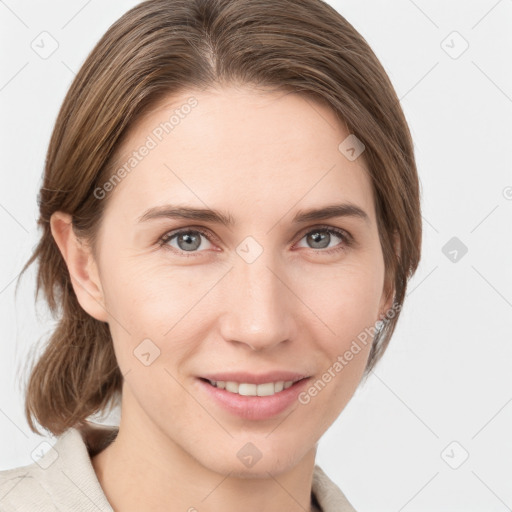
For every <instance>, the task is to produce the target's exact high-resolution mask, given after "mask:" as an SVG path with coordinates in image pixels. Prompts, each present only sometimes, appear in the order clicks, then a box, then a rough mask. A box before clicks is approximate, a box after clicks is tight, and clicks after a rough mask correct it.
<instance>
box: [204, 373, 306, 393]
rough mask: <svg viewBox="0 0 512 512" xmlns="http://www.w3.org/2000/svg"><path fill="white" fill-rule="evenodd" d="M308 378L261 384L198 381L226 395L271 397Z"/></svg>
mask: <svg viewBox="0 0 512 512" xmlns="http://www.w3.org/2000/svg"><path fill="white" fill-rule="evenodd" d="M308 378H309V377H303V378H299V379H296V380H286V381H284V380H279V381H275V382H272V381H270V382H263V383H261V384H255V383H251V382H236V381H232V380H231V381H230V380H228V381H225V380H218V381H215V380H211V379H206V378H202V377H200V380H202V381H203V382H207V383H208V384H210V385H211V386H213V387H215V388H218V389H223V390H225V391H227V392H228V393H234V394H237V395H241V396H273V395H275V394H278V393H281V392H283V391H284V390H286V389H288V388H291V387H292V386H293V385H295V384H297V383H298V382H301V381H302V380H304V379H308Z"/></svg>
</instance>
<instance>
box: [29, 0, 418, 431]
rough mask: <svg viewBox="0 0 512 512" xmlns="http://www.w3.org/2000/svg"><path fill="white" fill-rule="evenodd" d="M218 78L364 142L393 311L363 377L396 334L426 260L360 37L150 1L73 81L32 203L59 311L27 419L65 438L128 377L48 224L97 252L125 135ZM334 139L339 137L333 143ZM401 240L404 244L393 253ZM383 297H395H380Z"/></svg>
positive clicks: (309, 4) (264, 5)
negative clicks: (294, 104)
mask: <svg viewBox="0 0 512 512" xmlns="http://www.w3.org/2000/svg"><path fill="white" fill-rule="evenodd" d="M223 83H227V84H229V83H231V84H234V83H236V84H242V85H251V86H255V87H267V88H272V89H276V90H286V91H293V92H296V93H299V94H304V95H307V96H308V97H314V98H316V99H317V100H318V101H320V102H322V103H324V104H327V105H329V106H330V107H331V108H332V110H333V111H334V112H335V113H336V115H337V116H338V117H339V118H340V120H342V121H343V122H344V123H345V125H346V127H347V128H348V130H349V132H350V133H351V134H354V135H355V136H356V137H357V138H358V139H359V140H360V141H361V142H362V143H363V144H364V145H365V151H364V153H363V156H364V159H365V162H366V163H367V166H368V169H369V174H370V177H371V183H372V188H373V193H374V198H375V209H376V214H377V221H378V230H379V237H380V242H381V246H382V251H383V257H384V263H385V286H386V290H387V291H388V294H391V293H393V294H394V298H393V300H394V306H395V307H394V310H395V311H396V313H395V314H394V315H393V317H392V318H390V319H388V321H385V322H384V327H383V329H381V330H380V332H378V334H377V335H376V336H375V339H374V340H373V344H372V347H371V351H370V355H369V359H368V363H367V366H366V368H365V374H364V376H365V377H366V376H367V375H368V373H369V372H370V370H371V369H372V368H373V367H374V366H375V364H376V363H377V361H378V360H379V359H380V358H381V357H382V355H383V353H384V351H385V349H386V347H387V345H388V343H389V340H390V337H391V335H392V333H393V331H394V329H395V326H396V322H397V320H398V317H399V314H400V309H401V306H402V303H403V301H404V298H405V292H406V286H407V281H408V279H409V278H410V277H411V276H412V275H413V273H414V272H415V270H416V268H417V265H418V263H419V259H420V253H421V229H422V228H421V213H420V193H419V181H418V176H417V170H416V164H415V159H414V152H413V144H412V140H411V135H410V132H409V129H408V126H407V122H406V120H405V117H404V114H403V112H402V109H401V107H400V103H399V100H398V98H397V96H396V93H395V91H394V89H393V86H392V84H391V82H390V80H389V78H388V76H387V74H386V72H385V70H384V68H383V67H382V65H381V64H380V63H379V61H378V59H377V57H376V56H375V54H374V53H373V51H372V50H371V48H370V47H369V45H368V44H367V42H366V41H365V39H364V38H363V37H362V36H361V35H360V34H359V33H358V32H357V31H356V30H355V29H354V28H353V27H352V25H350V23H348V22H347V20H345V18H344V17H343V16H341V15H340V14H339V13H338V12H337V11H336V10H335V9H333V8H332V7H330V6H329V5H328V4H326V3H324V2H323V1H322V0H148V1H145V2H143V3H141V4H139V5H137V6H136V7H135V8H133V9H131V10H130V11H128V12H127V13H126V14H124V15H123V16H122V17H121V18H120V19H119V20H118V21H116V22H115V23H114V24H113V25H112V26H111V27H110V28H109V29H108V31H107V32H106V33H105V35H104V36H103V37H102V38H101V40H100V41H99V42H98V43H97V45H96V46H95V48H94V49H93V50H92V52H91V53H90V55H89V56H88V58H87V59H86V61H85V63H84V64H83V66H82V68H81V69H80V71H79V73H78V74H77V75H76V77H75V79H74V81H73V83H72V85H71V87H70V89H69V91H68V93H67V95H66V97H65V99H64V102H63V105H62V107H61V109H60V112H59V115H58V118H57V120H56V123H55V127H54V131H53V134H52V137H51V140H50V144H49V148H48V152H47V157H46V164H45V170H44V179H43V184H42V186H41V190H40V192H39V196H38V205H39V219H38V226H39V227H40V228H41V229H42V234H41V238H40V240H39V242H38V245H37V246H36V248H35V249H34V252H33V253H32V255H31V257H30V259H29V260H28V261H27V263H26V264H25V266H24V268H23V271H22V273H23V272H25V270H26V269H27V268H28V267H29V266H30V265H31V264H32V263H33V262H34V261H37V262H38V264H39V266H38V272H37V282H36V300H37V297H38V295H39V292H40V290H43V292H44V296H45V299H46V301H47V303H48V305H49V308H50V311H51V313H52V314H53V315H54V316H56V315H57V316H58V324H57V326H56V329H55V330H54V331H53V332H52V334H51V336H50V338H49V340H48V343H47V345H46V346H45V350H44V352H43V353H42V355H41V357H40V358H39V359H38V361H37V362H36V364H34V365H33V367H32V368H31V370H30V376H29V379H28V383H27V387H26V402H25V415H26V417H27V420H28V423H29V426H30V428H31V429H32V431H34V432H36V433H39V432H38V430H37V429H36V428H35V426H34V422H33V418H34V419H36V420H37V421H38V422H39V424H40V425H41V426H42V427H44V428H45V429H46V430H48V431H50V432H51V433H53V434H54V435H60V434H61V433H62V432H64V431H65V430H66V429H68V428H69V427H73V426H77V425H79V424H80V423H81V422H83V421H84V420H85V419H87V417H88V416H90V415H92V414H94V413H97V412H104V411H105V410H106V409H107V407H108V406H109V405H110V406H112V405H113V403H114V401H115V400H116V399H118V398H119V397H120V393H121V389H122V381H123V377H122V375H121V372H120V370H119V367H118V365H117V361H116V358H115V354H114V349H113V344H112V338H111V334H110V330H109V326H108V324H107V323H104V322H101V321H98V320H96V319H95V318H93V317H91V316H90V315H89V314H88V313H86V312H85V311H84V310H83V308H82V307H81V306H80V304H79V303H78V300H77V298H76V295H75V293H74V290H73V287H72V284H71V279H70V275H69V272H68V269H67V266H66V263H65V261H64V259H63V257H62V255H61V253H60V251H59V249H58V246H57V245H56V243H55V241H54V239H53V236H52V233H51V230H50V218H51V216H52V214H53V213H54V212H56V211H62V212H65V213H68V214H70V215H71V216H72V219H73V222H72V225H73V228H74V232H75V234H76V235H77V236H79V237H81V238H83V239H85V240H87V241H88V242H89V243H90V244H91V247H93V252H94V250H95V234H96V233H97V231H98V227H99V225H100V223H101V220H102V215H103V212H104V209H105V206H106V204H107V201H108V197H109V196H107V197H106V198H105V199H102V200H98V198H97V197H96V196H95V194H94V190H95V189H96V188H97V187H99V186H101V185H102V184H104V183H105V182H106V181H107V180H108V179H109V177H111V176H112V174H113V172H114V170H115V161H116V155H117V154H118V151H119V148H120V146H121V143H122V141H123V140H124V139H125V138H126V136H127V134H128V130H129V129H132V128H133V127H134V126H135V125H136V123H137V122H138V121H140V120H141V118H142V116H143V115H144V114H145V113H147V112H148V111H149V110H151V109H152V108H153V107H154V106H156V105H157V104H158V103H159V102H160V101H161V100H162V99H164V98H166V97H169V96H170V95H172V94H176V93H178V92H182V91H186V90H187V89H193V88H198V89H201V90H204V89H206V88H208V87H213V86H217V85H219V84H223ZM340 142H341V141H340ZM393 235H396V236H397V237H398V240H399V244H398V245H397V244H394V241H393V240H394V239H393ZM388 297H391V295H388Z"/></svg>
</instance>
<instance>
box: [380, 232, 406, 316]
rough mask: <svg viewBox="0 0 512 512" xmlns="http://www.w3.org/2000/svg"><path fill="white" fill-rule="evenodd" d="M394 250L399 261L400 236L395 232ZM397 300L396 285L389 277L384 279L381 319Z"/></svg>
mask: <svg viewBox="0 0 512 512" xmlns="http://www.w3.org/2000/svg"><path fill="white" fill-rule="evenodd" d="M392 243H393V250H394V251H395V254H396V257H397V259H399V258H400V247H401V245H400V236H399V235H398V233H397V232H396V231H395V232H394V233H393V237H392ZM394 298H395V283H394V282H392V281H391V279H388V277H387V275H386V277H385V279H384V288H383V290H382V298H381V301H380V305H379V318H378V319H377V320H379V319H382V318H384V317H385V316H386V312H387V311H389V310H390V309H391V308H392V307H393V300H394Z"/></svg>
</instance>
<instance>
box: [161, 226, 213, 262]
mask: <svg viewBox="0 0 512 512" xmlns="http://www.w3.org/2000/svg"><path fill="white" fill-rule="evenodd" d="M209 236H210V235H209V234H208V233H207V232H205V231H202V230H198V229H182V230H179V231H171V232H170V233H166V234H165V235H164V236H163V237H161V238H160V240H159V241H158V242H159V244H160V245H162V246H163V247H165V248H169V247H172V249H174V250H176V251H178V252H181V253H187V252H189V253H194V252H202V251H198V249H199V248H200V247H202V248H203V249H204V248H205V247H204V245H205V244H204V243H203V241H202V238H204V239H205V240H206V243H207V244H210V241H209V239H208V237H209ZM171 242H175V244H176V245H173V244H172V243H171ZM210 245H211V244H210ZM210 248H211V247H208V245H207V247H206V249H210ZM192 255H193V254H183V256H192Z"/></svg>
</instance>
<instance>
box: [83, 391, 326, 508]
mask: <svg viewBox="0 0 512 512" xmlns="http://www.w3.org/2000/svg"><path fill="white" fill-rule="evenodd" d="M124 402H125V396H123V405H124ZM127 410H130V411H132V412H134V413H135V412H136V414H131V415H130V414H126V413H123V414H122V416H121V421H120V425H119V433H118V435H117V437H116V439H115V440H114V441H113V442H112V443H111V444H110V445H109V446H108V447H107V448H105V449H104V450H103V451H101V452H100V453H98V454H96V455H95V456H94V457H92V459H91V460H92V464H93V467H94V470H95V472H96V475H97V477H98V480H99V482H100V484H101V486H102V488H103V490H104V493H105V495H106V497H107V499H108V500H109V502H110V504H111V505H112V508H113V509H114V510H115V511H116V512H132V511H134V512H135V511H137V512H141V511H145V510H151V511H154V512H164V511H166V512H169V511H174V510H176V511H178V510H180V511H188V512H221V511H222V512H235V511H236V512H238V511H239V510H258V511H261V510H264V511H265V512H278V511H279V512H281V511H282V510H287V511H289V512H310V511H311V512H315V511H317V510H318V509H316V508H315V507H313V505H312V503H311V485H312V477H313V469H314V464H315V452H316V446H315V448H314V449H312V450H311V451H310V452H308V453H307V454H306V456H305V457H303V459H302V460H301V461H300V462H299V464H298V465H296V466H294V467H293V468H291V469H289V470H287V471H284V472H281V473H279V474H276V475H272V473H271V472H266V476H258V477H254V476H253V477H247V476H246V475H245V476H244V475H239V474H237V473H236V472H235V471H234V470H233V471H228V472H227V474H223V473H219V472H216V471H212V470H211V469H210V468H207V467H205V466H204V465H202V464H201V463H200V462H199V461H198V460H197V459H195V458H193V457H192V456H191V455H190V454H189V453H187V452H186V451H185V450H184V449H183V448H182V447H181V446H179V445H178V444H177V443H176V442H174V441H173V440H172V439H170V438H169V437H168V436H167V435H165V434H164V433H163V432H162V431H161V430H160V429H159V428H158V427H157V426H156V425H154V424H153V423H152V422H150V421H149V418H147V416H146V415H145V414H144V412H143V411H142V410H141V409H139V410H134V409H133V408H128V409H125V408H124V407H123V411H127Z"/></svg>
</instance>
